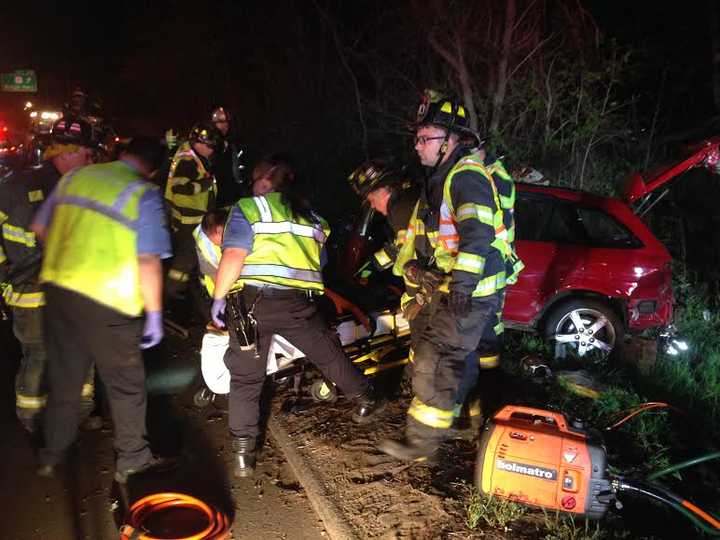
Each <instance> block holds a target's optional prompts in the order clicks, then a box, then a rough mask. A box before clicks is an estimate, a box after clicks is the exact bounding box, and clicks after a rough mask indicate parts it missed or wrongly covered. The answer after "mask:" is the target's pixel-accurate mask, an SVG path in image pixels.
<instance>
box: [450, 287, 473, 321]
mask: <svg viewBox="0 0 720 540" xmlns="http://www.w3.org/2000/svg"><path fill="white" fill-rule="evenodd" d="M471 303H472V297H471V296H470V295H469V294H466V293H463V292H460V291H450V294H449V295H448V306H449V307H450V312H451V313H452V314H453V315H455V317H457V318H458V319H462V318H464V317H467V316H468V314H469V313H470V307H471Z"/></svg>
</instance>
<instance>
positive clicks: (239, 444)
mask: <svg viewBox="0 0 720 540" xmlns="http://www.w3.org/2000/svg"><path fill="white" fill-rule="evenodd" d="M231 448H232V451H233V454H234V455H233V475H234V476H235V478H248V477H250V476H252V475H253V473H254V472H255V437H233V439H232V443H231Z"/></svg>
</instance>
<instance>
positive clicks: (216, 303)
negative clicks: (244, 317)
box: [210, 298, 227, 328]
mask: <svg viewBox="0 0 720 540" xmlns="http://www.w3.org/2000/svg"><path fill="white" fill-rule="evenodd" d="M226 304H227V301H226V300H225V299H224V298H215V299H213V303H212V307H211V308H210V318H211V319H212V322H213V324H214V325H215V326H217V327H218V328H225V305H226Z"/></svg>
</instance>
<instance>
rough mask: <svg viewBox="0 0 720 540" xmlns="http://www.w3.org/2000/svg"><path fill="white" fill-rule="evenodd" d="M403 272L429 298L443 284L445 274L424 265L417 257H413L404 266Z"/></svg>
mask: <svg viewBox="0 0 720 540" xmlns="http://www.w3.org/2000/svg"><path fill="white" fill-rule="evenodd" d="M403 273H404V274H405V276H406V277H407V278H408V280H409V281H410V282H411V283H414V284H415V285H416V286H417V287H418V288H419V289H422V292H423V293H424V294H425V296H427V297H428V298H429V297H431V296H432V295H433V293H434V292H435V291H436V290H437V288H438V287H439V286H440V285H441V284H442V282H443V278H444V276H443V275H442V274H441V273H440V272H437V271H434V270H429V269H426V268H425V267H423V265H421V264H420V262H418V261H417V259H412V260H410V261H408V262H406V263H405V266H403Z"/></svg>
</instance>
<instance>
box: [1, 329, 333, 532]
mask: <svg viewBox="0 0 720 540" xmlns="http://www.w3.org/2000/svg"><path fill="white" fill-rule="evenodd" d="M188 343H189V342H184V343H183V342H179V341H173V340H172V339H171V340H168V343H167V345H166V349H165V350H164V351H158V354H157V355H156V356H155V358H150V359H148V368H149V381H148V383H149V387H150V388H151V389H152V392H153V394H152V396H151V399H150V403H149V410H148V423H149V426H150V430H151V439H152V442H153V445H154V448H155V449H156V450H158V451H159V452H160V453H166V454H170V453H172V454H178V453H179V455H180V456H181V467H180V469H179V470H177V471H174V472H173V473H170V474H166V475H156V476H150V475H147V476H145V477H142V478H136V479H131V480H130V482H129V484H128V497H129V500H130V502H132V501H134V500H137V499H138V498H140V497H142V496H144V495H146V494H149V493H153V492H161V491H179V492H185V493H190V494H192V495H195V496H199V497H201V498H203V499H205V500H207V501H209V502H211V503H213V504H215V505H217V506H218V507H219V508H221V509H223V510H224V511H226V512H228V513H230V514H232V515H233V516H234V525H233V533H234V538H236V539H244V538H248V539H250V538H252V539H256V538H263V539H282V538H287V539H298V540H315V539H319V538H323V537H324V536H326V535H325V532H324V530H323V528H322V524H321V523H320V522H319V520H318V519H317V517H316V515H315V513H314V512H313V510H312V509H311V507H310V505H309V503H308V501H307V498H306V497H305V495H304V493H303V492H302V489H301V488H300V486H299V485H298V484H297V482H296V480H295V479H294V477H293V476H292V473H291V472H290V470H289V468H288V467H287V464H286V463H285V460H284V458H283V457H282V456H281V455H279V453H278V452H277V451H276V450H275V448H274V447H273V445H272V443H271V442H268V444H266V445H265V450H264V454H263V456H262V460H261V464H260V466H259V468H258V471H257V473H256V476H255V478H253V479H243V480H236V479H234V478H232V477H229V478H228V475H227V474H226V470H227V465H228V463H229V462H230V454H229V452H228V450H227V449H226V439H225V433H226V417H225V416H224V415H223V414H222V413H221V412H220V411H219V410H218V409H215V408H213V407H211V408H209V409H206V410H202V411H198V410H196V409H194V408H193V407H191V406H189V404H188V399H187V395H188V394H189V392H187V385H188V382H189V380H190V379H191V378H192V375H193V373H194V364H195V361H196V360H195V358H194V353H193V351H192V349H191V348H189V347H188ZM0 356H1V361H0V381H2V382H1V383H0V384H2V387H1V388H0V427H1V428H2V433H3V436H2V437H0V455H1V456H2V459H3V463H2V467H1V468H0V485H1V486H2V489H1V490H0V508H2V516H3V518H2V520H3V524H2V527H1V528H2V530H3V532H2V535H1V536H2V538H3V539H8V540H78V539H88V540H104V539H108V540H110V539H113V540H115V539H117V538H118V533H117V528H118V525H119V523H120V519H121V517H122V514H123V502H122V501H123V497H122V494H121V493H120V492H119V490H118V489H117V485H116V484H114V483H113V480H112V476H113V450H112V440H111V436H112V433H111V431H110V429H109V428H105V429H103V430H100V431H94V432H83V433H81V436H80V438H79V442H78V444H77V448H76V450H75V452H74V454H73V456H72V458H71V459H70V460H69V462H68V464H67V466H66V467H65V469H64V470H62V471H60V474H59V475H58V477H57V478H53V479H44V478H39V477H37V476H36V475H35V468H36V467H37V462H36V460H35V449H34V447H33V445H32V444H31V442H30V441H29V440H28V438H27V437H26V436H25V434H24V432H23V431H22V429H21V428H20V427H19V425H18V423H17V422H16V420H15V417H14V394H13V377H14V370H15V369H16V366H17V359H18V357H19V352H18V350H17V347H16V345H15V344H14V342H13V340H12V339H11V337H10V332H9V325H8V324H6V323H2V325H0ZM113 507H117V509H116V510H115V511H113Z"/></svg>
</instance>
